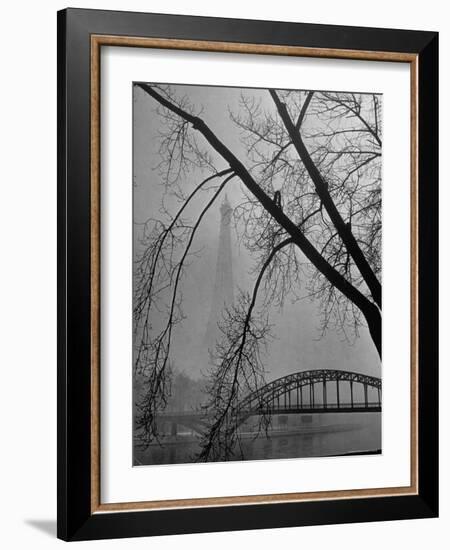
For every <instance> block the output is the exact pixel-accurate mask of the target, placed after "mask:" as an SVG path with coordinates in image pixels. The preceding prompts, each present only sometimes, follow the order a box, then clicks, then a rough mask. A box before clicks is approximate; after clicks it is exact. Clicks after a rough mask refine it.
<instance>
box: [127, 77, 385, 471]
mask: <svg viewBox="0 0 450 550" xmlns="http://www.w3.org/2000/svg"><path fill="white" fill-rule="evenodd" d="M135 86H136V87H137V88H138V89H139V91H140V93H145V94H146V96H147V97H148V99H149V101H150V103H151V105H149V106H150V107H153V108H155V107H156V108H157V113H158V116H159V117H161V120H162V121H163V123H164V131H163V132H162V134H161V137H160V146H159V153H160V156H161V159H162V160H161V164H160V173H161V178H162V182H163V185H164V187H165V189H166V191H167V192H168V193H171V194H172V195H173V196H175V197H176V198H177V199H178V200H179V202H180V204H181V206H180V208H179V210H178V212H177V213H176V214H175V215H174V214H173V213H172V214H171V213H169V212H164V213H165V214H166V215H167V217H168V219H170V220H171V221H170V223H169V224H164V223H163V222H161V221H160V220H149V221H148V222H147V225H146V228H145V234H144V241H143V250H144V251H143V253H142V255H141V257H140V258H139V259H138V261H137V265H136V282H135V298H134V320H135V324H134V326H135V347H136V349H135V371H136V374H137V375H138V376H141V377H142V378H143V380H144V381H145V382H144V385H145V389H144V391H143V392H142V394H141V400H140V402H139V404H138V406H139V415H138V426H139V429H140V430H141V433H142V435H143V437H144V439H146V440H147V441H151V440H152V438H154V437H157V426H156V422H155V417H156V415H157V413H158V411H159V410H161V409H163V408H164V407H165V405H166V402H167V395H168V386H169V385H170V348H171V343H172V336H173V328H174V326H175V325H176V324H178V323H180V322H181V321H182V320H183V318H184V314H183V310H182V301H183V300H182V293H181V291H180V281H181V279H182V278H183V275H184V273H185V272H186V269H188V266H189V261H190V258H191V257H192V256H193V255H195V251H194V248H193V243H194V240H195V236H196V233H197V232H198V228H199V227H200V226H201V224H202V220H203V219H204V216H205V214H206V213H207V212H208V210H209V209H210V208H211V206H212V205H213V204H214V203H215V202H216V201H217V200H218V197H219V196H220V195H221V194H222V192H223V190H224V188H225V187H227V186H229V185H236V184H237V185H242V186H243V189H244V191H245V192H244V194H243V195H242V196H243V198H242V200H241V202H240V203H239V204H238V205H237V206H236V207H235V209H234V213H233V216H234V221H235V223H236V226H237V228H238V230H239V232H240V238H241V239H242V241H243V243H244V244H245V246H246V248H247V249H248V251H249V252H250V253H251V254H252V255H253V256H254V257H255V258H256V259H257V269H256V282H255V285H254V288H253V292H252V293H250V294H246V293H242V292H241V295H240V296H238V298H237V300H236V303H235V304H232V305H230V306H229V307H228V309H227V310H226V312H224V318H223V322H222V323H221V324H220V333H221V335H220V337H219V338H218V341H217V345H216V348H215V350H214V352H213V366H212V368H211V370H210V375H209V384H208V391H209V396H210V399H209V402H208V404H207V408H208V410H209V413H210V414H209V418H210V424H209V426H208V430H207V431H206V432H205V434H204V437H203V439H202V452H201V454H200V459H201V460H217V459H221V458H222V459H226V458H229V457H230V456H231V455H232V453H233V452H234V451H233V449H234V448H235V447H236V445H235V444H236V437H237V435H236V429H235V428H236V422H235V418H236V415H237V414H238V411H237V409H236V407H238V403H239V399H240V398H241V397H242V396H243V395H244V394H245V393H246V392H250V391H252V390H254V389H255V388H257V387H258V386H259V385H261V383H263V381H264V365H263V361H262V359H261V350H262V349H263V348H264V346H265V345H266V344H267V340H268V338H269V337H270V324H269V319H268V315H267V313H266V311H267V308H268V306H269V305H271V304H276V305H279V306H282V305H283V303H284V300H285V298H286V297H287V296H288V295H289V294H294V295H295V293H296V291H297V290H298V288H299V285H300V277H301V278H302V279H305V278H306V279H307V281H308V291H309V295H310V296H311V297H312V298H314V299H316V300H318V301H319V303H320V307H321V312H322V313H321V315H322V316H321V329H322V331H326V330H327V329H329V328H330V327H334V328H336V329H337V330H338V331H341V332H342V334H344V335H346V336H347V335H349V334H357V333H358V329H359V327H360V326H362V325H366V326H367V327H368V330H369V332H370V335H371V338H372V341H373V343H374V345H375V347H376V349H377V351H378V354H379V356H380V358H381V283H380V275H381V148H382V127H381V101H380V98H379V97H378V96H377V95H374V94H355V93H342V92H339V93H334V92H313V91H287V90H266V93H267V94H268V97H269V98H270V105H271V107H270V108H268V107H267V102H264V103H262V101H261V98H260V97H259V98H258V97H255V95H254V94H252V91H251V90H249V91H245V92H244V91H243V92H242V94H241V98H240V105H239V110H238V112H231V111H229V112H228V116H229V117H230V119H231V121H232V122H233V124H234V126H235V127H236V130H237V131H238V132H239V136H240V140H241V143H242V147H241V149H240V150H239V151H232V150H231V149H230V148H228V147H227V146H226V145H225V143H224V142H223V141H222V140H221V139H220V138H219V137H218V135H217V134H216V133H215V132H214V131H213V129H212V128H211V127H210V126H208V125H207V124H206V122H205V121H204V119H203V118H202V113H201V110H198V109H196V107H195V106H194V105H192V104H191V103H190V101H189V98H188V97H186V96H183V97H178V96H177V94H176V89H175V88H174V87H170V86H161V85H154V84H147V83H137V84H135ZM224 107H225V106H224ZM224 110H225V108H224ZM243 151H245V158H244V159H242V158H239V156H240V155H242V154H243ZM194 167H195V168H196V169H201V170H202V171H203V172H204V173H205V178H204V179H203V181H200V182H198V184H197V186H196V187H195V188H194V189H193V190H190V192H187V191H186V189H185V188H184V186H183V183H184V180H185V178H186V175H187V174H188V173H189V171H190V170H191V169H192V168H194ZM193 205H195V206H196V208H197V210H196V214H195V216H194V217H193V218H194V219H188V217H187V211H190V210H191V208H192V206H193ZM191 217H192V216H191ZM258 297H259V299H260V300H262V303H263V306H264V307H263V308H259V310H258V308H257V307H256V306H257V298H258ZM154 308H158V310H159V311H164V313H165V322H164V324H163V326H161V327H154V326H152V318H151V312H152V311H154ZM262 422H263V424H264V425H265V426H267V419H263V420H262Z"/></svg>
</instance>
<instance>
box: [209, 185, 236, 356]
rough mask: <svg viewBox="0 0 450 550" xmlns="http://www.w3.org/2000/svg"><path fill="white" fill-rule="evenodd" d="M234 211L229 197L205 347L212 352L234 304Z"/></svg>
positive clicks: (223, 215) (224, 207)
mask: <svg viewBox="0 0 450 550" xmlns="http://www.w3.org/2000/svg"><path fill="white" fill-rule="evenodd" d="M232 213H233V209H232V207H231V205H230V203H229V201H228V197H227V196H225V199H224V201H223V203H222V205H221V206H220V229H219V242H218V247H217V263H216V277H215V281H214V287H213V290H212V297H211V311H210V314H209V319H208V324H207V327H206V332H205V338H204V346H205V347H206V348H207V349H210V350H212V349H213V348H214V345H215V342H216V340H217V338H218V337H219V336H220V331H219V329H218V324H219V323H220V321H221V320H222V318H223V314H224V310H225V308H226V307H230V306H231V305H232V304H233V300H234V295H233V262H232V253H231V215H232Z"/></svg>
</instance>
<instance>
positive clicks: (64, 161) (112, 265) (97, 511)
mask: <svg viewBox="0 0 450 550" xmlns="http://www.w3.org/2000/svg"><path fill="white" fill-rule="evenodd" d="M437 140H438V35H437V33H434V32H424V31H408V30H389V29H374V28H356V27H341V26H326V25H312V24H300V23H280V22H270V21H250V20H231V19H216V18H204V17H190V16H171V15H155V14H146V13H128V12H110V11H97V10H82V9H67V10H63V11H61V12H59V13H58V210H59V218H58V243H59V244H58V254H59V256H58V268H59V275H58V281H59V288H58V296H59V313H58V315H59V320H58V330H59V337H58V341H59V348H58V536H59V537H60V538H62V539H64V540H85V539H99V538H113V537H131V536H147V535H160V534H175V533H194V532H204V531H226V530H239V529H257V528H274V527H287V526H301V525H318V524H326V523H343V522H362V521H378V520H394V519H406V518H425V517H435V516H437V514H438V417H437V411H438V370H437V367H438V362H437V349H438V346H437V338H438V336H437V335H438V331H437V319H438V315H437V298H438V296H437V293H438V291H437V257H438V253H437V243H438V237H437V227H438V219H437V218H438V209H437V196H438V181H437V180H438V168H437V167H438V162H437V156H438V147H437Z"/></svg>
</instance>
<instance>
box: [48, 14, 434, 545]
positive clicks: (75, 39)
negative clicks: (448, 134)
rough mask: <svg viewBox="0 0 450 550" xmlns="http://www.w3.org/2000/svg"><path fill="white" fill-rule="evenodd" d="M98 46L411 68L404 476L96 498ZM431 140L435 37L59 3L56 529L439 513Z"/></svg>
mask: <svg viewBox="0 0 450 550" xmlns="http://www.w3.org/2000/svg"><path fill="white" fill-rule="evenodd" d="M105 47H117V48H123V47H126V48H135V49H136V50H143V49H149V50H152V49H158V50H164V51H166V52H168V53H169V54H170V52H179V51H182V52H184V51H189V52H208V53H209V54H210V55H214V54H215V53H227V54H232V55H238V56H248V55H254V54H257V55H263V56H264V55H266V56H267V55H270V56H273V59H274V60H276V59H286V58H288V57H289V58H292V57H293V58H307V59H309V60H310V61H311V62H313V61H314V60H320V59H328V60H340V59H341V60H342V59H346V60H361V61H368V62H370V63H373V64H376V63H377V62H388V63H398V64H402V65H407V66H408V67H409V70H410V102H411V103H410V117H409V119H410V141H411V142H410V176H411V178H410V204H409V207H410V222H411V223H410V246H411V256H410V259H411V265H410V266H409V269H410V271H409V272H410V283H411V308H410V309H411V312H410V327H408V330H409V331H410V349H409V352H410V365H411V371H410V374H411V378H410V388H409V392H410V394H409V395H410V433H409V438H410V439H409V441H410V455H409V457H410V469H409V472H408V475H409V476H410V477H409V479H410V483H409V484H408V485H403V486H401V487H395V486H391V487H375V488H374V487H370V486H369V487H363V488H360V489H349V490H343V489H339V490H333V489H331V488H330V489H328V490H321V491H312V492H307V491H304V492H301V493H299V492H296V491H286V492H282V493H279V492H278V493H273V492H268V493H265V494H253V495H249V494H240V495H233V496H219V495H217V496H214V497H208V498H193V499H186V498H181V499H173V498H172V499H163V500H152V499H151V498H148V499H143V500H142V501H140V502H138V501H127V502H126V501H123V502H115V503H104V502H102V499H101V487H100V484H101V479H102V463H101V460H102V455H101V433H100V431H101V415H100V408H101V399H100V397H101V392H102V378H101V376H100V359H101V348H100V339H101V338H100V336H101V327H100V318H101V307H102V301H101V299H100V296H101V290H102V289H101V284H102V283H101V281H102V279H101V276H100V274H101V266H100V259H101V249H100V242H101V235H100V229H101V223H100V217H101V214H102V212H101V210H102V203H101V173H100V168H101V165H102V158H101V148H100V144H101V141H100V124H101V121H100V113H101V108H100V96H101V86H100V84H101V67H100V60H101V51H102V48H105ZM374 66H375V65H374ZM437 142H438V34H437V33H435V32H423V31H412V30H392V29H374V28H359V27H343V26H328V25H319V24H303V23H285V22H283V23H281V22H269V21H256V20H255V21H250V20H239V19H236V20H234V19H220V18H208V17H192V16H173V15H162V14H148V13H131V12H113V11H101V10H85V9H66V10H62V11H60V12H58V537H59V538H61V539H63V540H89V539H101V538H119V537H137V536H152V535H164V534H181V533H200V532H209V531H228V530H243V529H261V528H279V527H290V526H302V525H323V524H329V523H351V522H368V521H386V520H397V519H412V518H429V517H436V516H437V515H438V360H437V354H438V341H437V340H438V330H437V325H438V285H437V277H438V275H437V272H438V270H437V265H438V147H437ZM400 208H401V206H400ZM104 214H105V213H104V212H103V215H104ZM103 383H104V381H103ZM275 462H276V461H275ZM200 467H201V465H200ZM205 467H209V466H205ZM130 468H131V463H130Z"/></svg>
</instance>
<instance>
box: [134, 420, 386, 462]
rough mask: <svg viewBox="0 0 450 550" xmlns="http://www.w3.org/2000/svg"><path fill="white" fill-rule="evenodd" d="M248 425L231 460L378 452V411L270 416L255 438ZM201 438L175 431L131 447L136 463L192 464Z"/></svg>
mask: <svg viewBox="0 0 450 550" xmlns="http://www.w3.org/2000/svg"><path fill="white" fill-rule="evenodd" d="M253 427H254V426H253V425H252V424H251V423H249V424H248V425H244V426H243V428H242V430H241V434H240V435H241V437H240V440H241V452H242V455H243V456H241V453H240V452H239V453H236V456H235V458H234V460H261V459H278V458H304V457H319V456H333V455H343V454H350V453H366V452H369V453H376V452H380V450H381V413H340V414H330V413H327V414H315V415H305V414H303V415H291V416H289V417H287V416H282V415H279V416H274V417H273V420H272V428H271V429H270V431H269V433H268V435H267V436H266V434H265V433H261V434H259V435H257V434H256V433H255V432H254V431H252V429H253ZM198 451H199V437H198V435H197V434H195V433H194V432H192V431H188V430H186V429H185V430H184V431H178V433H177V435H176V436H168V437H166V438H164V439H163V440H162V445H158V444H155V445H150V447H148V448H147V449H142V448H138V447H137V448H135V454H134V464H135V465H146V464H180V463H188V462H194V461H195V457H196V455H197V453H198Z"/></svg>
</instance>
